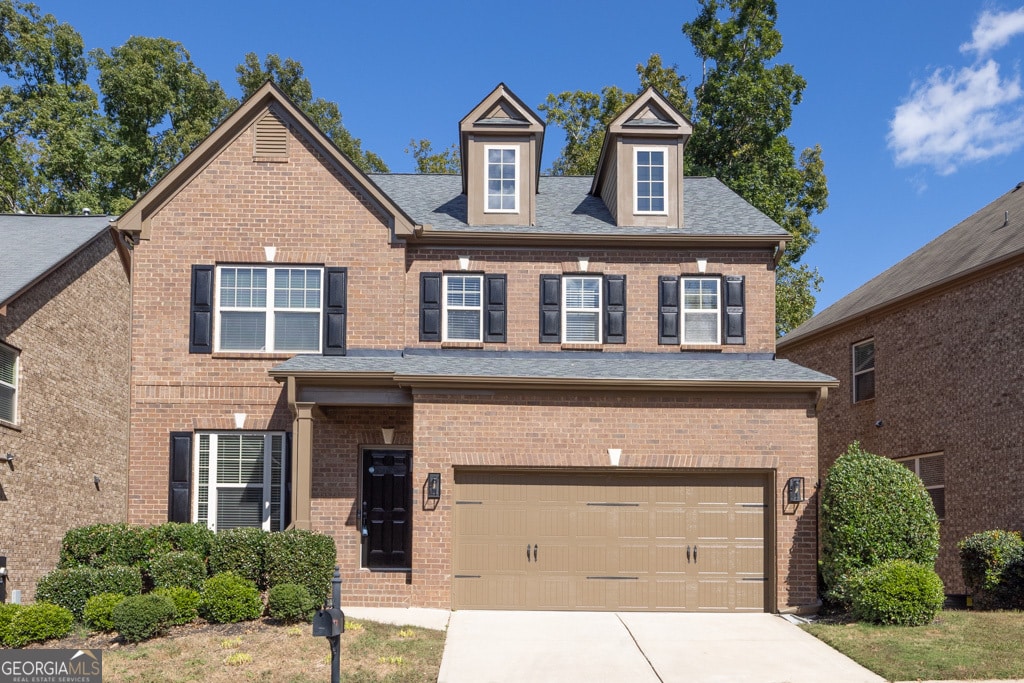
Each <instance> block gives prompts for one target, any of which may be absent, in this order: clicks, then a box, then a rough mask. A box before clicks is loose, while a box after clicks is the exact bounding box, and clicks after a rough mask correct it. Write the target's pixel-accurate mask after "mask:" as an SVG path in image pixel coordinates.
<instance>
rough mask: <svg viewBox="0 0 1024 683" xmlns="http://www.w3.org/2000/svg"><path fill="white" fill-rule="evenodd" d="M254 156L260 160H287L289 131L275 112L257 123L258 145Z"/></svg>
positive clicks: (269, 113)
mask: <svg viewBox="0 0 1024 683" xmlns="http://www.w3.org/2000/svg"><path fill="white" fill-rule="evenodd" d="M253 156H256V157H258V158H263V159H266V158H273V159H287V158H288V129H287V128H286V127H285V125H284V123H283V122H282V121H281V119H279V118H277V116H275V115H274V113H273V112H268V113H267V115H266V116H264V117H263V118H262V119H260V120H259V121H257V122H256V144H255V149H254V151H253Z"/></svg>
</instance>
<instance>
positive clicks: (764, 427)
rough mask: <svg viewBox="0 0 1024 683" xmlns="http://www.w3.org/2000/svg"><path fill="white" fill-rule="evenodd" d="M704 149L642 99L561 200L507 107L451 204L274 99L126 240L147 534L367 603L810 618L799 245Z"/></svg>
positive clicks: (808, 430) (135, 420) (560, 185)
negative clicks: (793, 339) (300, 572)
mask: <svg viewBox="0 0 1024 683" xmlns="http://www.w3.org/2000/svg"><path fill="white" fill-rule="evenodd" d="M690 131H691V128H690V124H689V123H688V122H687V121H686V120H685V118H683V117H682V116H681V115H680V114H679V113H678V112H677V111H675V110H674V109H673V108H672V106H671V105H670V104H669V103H668V102H667V101H666V100H665V99H664V98H662V97H661V96H660V95H659V94H658V93H656V92H654V91H647V92H645V93H643V94H642V95H641V96H640V97H639V98H638V99H637V100H636V102H635V103H634V104H633V105H631V106H630V107H629V108H628V109H626V110H625V112H623V113H622V114H621V115H620V116H619V117H618V118H617V119H616V120H615V121H614V122H613V123H612V124H611V126H610V128H609V131H608V135H607V138H606V142H605V146H604V149H603V151H602V153H601V161H600V164H599V171H598V173H597V174H596V176H595V177H594V178H571V177H568V178H567V177H543V176H541V175H540V174H539V168H540V159H541V150H542V143H543V133H544V126H543V124H542V123H541V122H540V121H539V120H538V119H537V117H536V115H535V114H534V113H533V112H532V111H531V110H530V109H529V107H527V106H526V105H525V104H523V103H522V102H521V101H520V100H519V99H518V98H517V97H516V96H515V95H514V94H513V93H512V92H511V91H509V90H508V89H507V88H506V87H505V86H504V85H499V86H498V87H497V88H496V89H495V90H494V91H493V92H492V93H490V94H489V95H488V96H487V97H486V98H485V99H484V100H483V101H482V102H480V103H479V104H478V105H477V106H476V107H474V108H473V110H472V111H471V112H470V113H469V114H468V115H467V116H466V117H465V118H463V119H462V121H461V123H460V133H461V135H460V137H461V139H460V144H461V155H462V167H463V169H464V173H463V174H462V175H461V176H459V175H453V176H435V175H373V176H367V175H365V174H364V173H362V172H361V171H359V170H358V169H357V168H356V167H355V166H354V165H353V164H352V162H351V161H350V160H349V159H347V158H346V157H345V156H344V155H343V154H341V153H340V152H339V151H338V150H337V148H336V147H335V146H334V145H333V144H331V142H330V141H329V140H328V139H327V138H326V137H325V136H324V135H323V134H322V133H321V132H320V131H318V130H317V129H316V128H315V127H314V126H313V125H312V124H311V122H310V121H309V120H308V119H307V118H306V117H305V116H304V115H303V114H302V113H301V112H300V111H298V110H297V109H296V108H295V106H294V105H293V104H292V103H291V102H289V101H288V100H287V99H286V98H285V97H284V96H283V95H282V94H281V92H280V91H279V90H278V89H276V88H275V87H274V86H273V85H270V84H268V85H266V86H264V87H263V88H262V89H261V90H260V91H259V92H257V93H255V94H254V95H253V96H252V97H251V98H250V99H249V100H247V101H246V102H245V103H244V104H243V105H242V106H241V107H240V108H239V109H238V110H237V111H236V112H235V113H234V114H232V115H231V116H230V117H229V118H228V119H227V120H226V121H225V122H224V123H223V124H222V125H221V126H220V127H219V128H218V129H217V130H216V131H215V132H214V133H213V134H212V135H211V136H210V137H209V138H208V139H207V140H206V141H204V142H203V143H202V144H201V145H200V146H199V147H198V148H196V150H194V151H193V152H192V153H191V154H190V155H189V156H188V157H186V158H185V159H184V160H183V161H182V162H181V164H179V165H178V166H177V167H176V168H175V169H173V170H172V171H171V172H170V173H169V174H168V175H167V176H166V177H165V178H164V179H163V180H161V181H160V182H159V183H157V185H156V186H155V187H154V188H153V189H152V190H150V192H149V193H148V194H147V195H146V196H145V197H143V198H142V199H141V200H140V201H139V202H138V203H137V204H136V205H135V206H134V207H133V208H132V209H131V210H129V211H128V212H127V213H126V214H125V215H124V216H122V217H121V219H120V220H119V221H118V229H119V230H121V231H123V232H124V233H125V234H126V235H128V236H130V237H131V238H132V239H133V240H135V241H136V242H137V246H136V247H135V251H134V269H135V270H134V280H133V306H134V316H133V328H132V349H133V374H132V399H131V402H132V431H131V434H132V438H131V456H130V458H131V468H130V482H129V519H130V520H131V521H133V522H140V523H158V522H162V521H165V520H167V519H168V518H170V519H179V520H196V521H200V522H204V523H206V524H208V525H209V526H210V527H211V528H215V529H225V528H230V527H234V526H240V525H256V526H262V527H263V528H266V529H271V530H274V529H280V528H284V527H287V526H294V527H297V528H307V529H315V530H319V531H323V532H326V533H328V534H331V535H332V536H333V537H334V538H335V540H336V543H337V549H338V560H339V563H340V565H341V571H342V575H343V577H344V580H345V586H344V593H345V600H346V602H348V603H350V604H363V605H395V606H410V605H412V606H429V607H454V608H477V607H497V608H508V609H522V608H533V609H612V608H614V609H634V610H654V609H671V610H694V611H697V610H754V611H764V610H767V611H776V610H787V609H798V608H808V607H812V606H813V605H814V603H815V601H816V597H817V587H816V578H815V577H816V544H817V540H816V539H817V536H816V516H815V505H814V503H813V500H812V501H810V502H808V501H803V502H794V503H789V502H787V500H788V498H787V495H786V490H785V489H786V486H787V482H788V481H789V479H790V478H794V481H798V479H797V478H803V479H804V480H807V481H810V482H813V481H814V479H815V478H816V477H817V471H818V470H817V454H816V442H817V431H816V429H817V420H816V417H815V411H816V410H817V407H818V406H819V405H820V402H821V399H822V398H823V396H824V394H825V393H827V388H828V387H829V386H833V385H835V381H834V380H833V379H832V378H830V377H827V376H825V375H822V374H820V373H817V372H813V371H809V370H807V369H805V368H801V367H799V366H796V365H794V364H792V363H789V362H787V361H779V360H775V358H774V351H775V324H774V323H775V321H774V310H775V288H774V284H775V272H774V268H775V264H776V263H777V261H778V258H779V256H780V255H781V251H782V249H784V247H785V243H786V241H787V240H788V239H789V236H788V234H787V233H786V232H785V231H784V230H782V229H781V228H780V227H779V226H778V225H776V224H775V223H773V222H772V221H770V220H768V219H767V218H766V217H765V216H763V215H762V214H760V213H759V212H758V211H756V210H754V209H753V208H752V207H751V206H750V205H749V204H747V203H746V202H744V201H743V200H742V199H741V198H740V197H738V196H737V195H735V194H734V193H732V192H731V191H730V190H728V189H727V188H726V187H725V186H724V185H722V184H721V183H720V182H718V181H717V180H714V179H709V178H687V179H686V180H685V182H684V181H683V178H682V176H681V171H682V168H683V159H682V154H683V148H684V145H685V143H686V140H687V139H688V137H689V134H690ZM400 134H405V135H407V134H408V133H400ZM189 292H191V295H189ZM795 486H796V484H794V487H795ZM811 492H812V491H811V490H810V489H808V493H811ZM799 494H800V491H798V490H796V488H794V490H793V497H794V498H796V499H799V498H801V496H800V495H799Z"/></svg>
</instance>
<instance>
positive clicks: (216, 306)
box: [213, 263, 326, 354]
mask: <svg viewBox="0 0 1024 683" xmlns="http://www.w3.org/2000/svg"><path fill="white" fill-rule="evenodd" d="M224 268H251V269H253V270H265V271H267V291H266V295H267V305H266V307H251V306H249V307H245V306H227V307H222V306H221V303H220V280H221V273H222V271H223V269H224ZM277 270H317V271H319V272H320V306H319V307H318V308H315V309H314V308H281V309H277V308H275V307H274V272H275V271H277ZM215 272H216V277H215V278H214V299H213V310H214V317H213V320H214V322H213V325H214V329H213V344H214V347H213V350H214V351H215V352H220V351H224V352H225V353H313V354H316V353H320V352H321V351H322V350H323V334H324V316H323V307H324V296H325V288H326V281H325V279H324V269H323V268H322V267H320V266H306V265H299V264H290V265H284V264H282V265H279V266H276V265H266V264H245V263H221V264H218V265H217V267H216V269H215ZM225 311H226V312H229V313H230V312H236V311H238V312H246V313H259V312H262V313H264V314H265V315H266V317H267V321H266V326H265V331H264V332H265V334H264V339H263V347H262V348H259V349H221V346H220V333H221V313H223V312H225ZM277 311H281V312H283V313H316V314H317V333H316V339H317V347H316V349H315V350H314V349H275V348H272V347H273V343H274V333H275V327H274V324H275V321H276V318H275V315H276V312H277Z"/></svg>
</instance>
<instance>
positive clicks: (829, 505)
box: [820, 442, 939, 608]
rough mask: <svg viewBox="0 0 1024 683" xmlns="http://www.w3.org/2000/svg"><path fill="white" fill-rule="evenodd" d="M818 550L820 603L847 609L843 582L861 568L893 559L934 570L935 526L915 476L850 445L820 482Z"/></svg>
mask: <svg viewBox="0 0 1024 683" xmlns="http://www.w3.org/2000/svg"><path fill="white" fill-rule="evenodd" d="M821 546H822V556H821V561H820V569H821V576H822V579H823V581H824V584H825V594H824V598H825V599H826V602H828V603H830V604H831V605H832V606H837V607H842V608H849V607H850V590H849V582H850V580H851V578H852V576H853V574H854V573H856V572H857V571H859V570H861V569H866V568H869V567H873V566H875V565H876V564H879V563H881V562H885V561H887V560H896V559H903V560H910V561H912V562H916V563H918V564H923V565H927V566H931V567H934V566H935V558H936V557H937V556H938V552H939V522H938V518H937V517H936V516H935V508H934V506H933V505H932V501H931V498H930V497H929V496H928V492H927V491H926V490H925V488H924V485H923V484H922V483H921V480H920V479H919V478H918V477H917V475H915V474H914V473H913V472H911V471H910V470H909V469H907V468H906V467H904V466H903V465H901V464H900V463H898V462H894V461H893V460H890V459H888V458H883V457H881V456H878V455H873V454H871V453H867V452H865V451H864V450H862V449H861V447H860V444H858V443H856V442H854V443H853V444H851V445H850V447H849V448H848V449H847V451H846V453H844V454H843V455H841V456H839V458H838V459H837V460H836V462H835V464H834V465H832V467H831V469H829V472H828V475H827V476H826V477H825V482H824V485H823V487H822V491H821Z"/></svg>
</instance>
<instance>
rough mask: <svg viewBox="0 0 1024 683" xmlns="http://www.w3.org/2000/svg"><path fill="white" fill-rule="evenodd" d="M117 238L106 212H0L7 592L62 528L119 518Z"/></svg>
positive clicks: (52, 554)
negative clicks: (14, 213) (94, 213)
mask: <svg viewBox="0 0 1024 683" xmlns="http://www.w3.org/2000/svg"><path fill="white" fill-rule="evenodd" d="M119 240H120V238H119V236H117V234H116V233H115V232H114V231H113V230H111V228H110V225H109V219H108V218H107V217H105V216H25V215H0V245H3V266H2V267H0V519H2V520H3V521H2V523H0V556H3V557H5V558H6V566H7V569H8V572H9V576H8V581H7V585H6V587H5V588H6V589H7V590H6V594H7V595H6V599H7V600H10V599H11V597H12V591H13V590H19V591H21V592H22V594H23V597H24V598H25V599H26V600H30V599H31V598H32V596H33V594H34V593H35V585H36V581H37V580H38V579H39V577H40V576H42V575H43V574H45V573H46V572H48V571H50V570H51V569H53V568H54V566H55V565H56V564H57V558H58V555H59V552H60V542H61V538H62V537H63V536H64V533H65V532H66V531H67V530H68V529H70V528H72V527H75V526H80V525H82V524H91V523H98V522H124V521H125V517H126V514H127V506H126V499H127V492H128V476H127V469H128V369H129V358H128V352H129V345H128V329H129V328H128V315H129V309H130V301H129V298H130V297H129V283H128V253H127V250H126V248H125V246H124V244H123V242H121V243H119ZM2 598H3V596H0V599H2Z"/></svg>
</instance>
